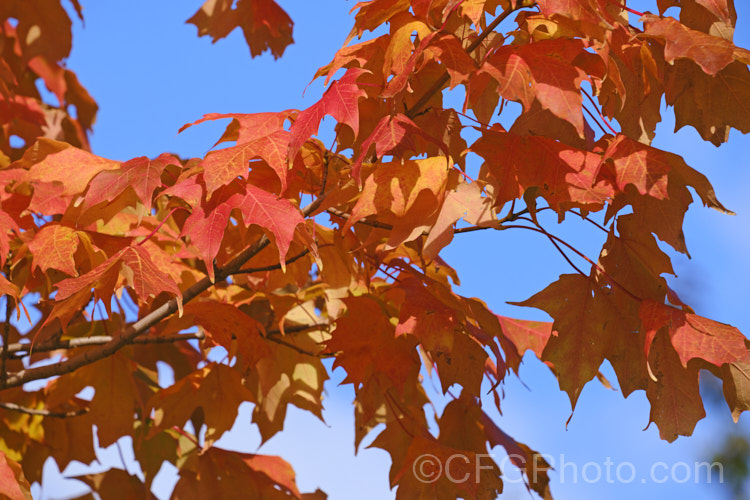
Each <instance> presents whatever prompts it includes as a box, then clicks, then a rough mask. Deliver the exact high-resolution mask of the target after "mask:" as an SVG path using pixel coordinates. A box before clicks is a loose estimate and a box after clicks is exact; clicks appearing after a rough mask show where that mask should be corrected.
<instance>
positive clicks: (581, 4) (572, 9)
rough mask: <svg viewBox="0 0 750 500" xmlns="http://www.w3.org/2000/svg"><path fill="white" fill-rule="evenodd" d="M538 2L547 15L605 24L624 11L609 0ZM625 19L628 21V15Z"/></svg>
mask: <svg viewBox="0 0 750 500" xmlns="http://www.w3.org/2000/svg"><path fill="white" fill-rule="evenodd" d="M536 4H537V5H539V9H540V10H541V12H542V13H543V14H545V15H546V16H553V15H555V14H558V15H561V16H565V17H569V18H571V19H575V20H577V21H586V22H589V23H592V24H603V25H605V26H610V25H611V24H612V23H613V22H615V21H616V20H618V17H620V15H621V14H622V13H623V9H622V8H621V7H620V6H619V5H618V4H616V3H615V4H613V3H611V2H609V1H608V0H538V1H537V2H536ZM620 19H622V18H621V17H620ZM624 20H625V22H627V17H625V19H624Z"/></svg>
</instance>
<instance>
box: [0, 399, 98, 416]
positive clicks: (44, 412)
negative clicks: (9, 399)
mask: <svg viewBox="0 0 750 500" xmlns="http://www.w3.org/2000/svg"><path fill="white" fill-rule="evenodd" d="M0 408H2V409H4V410H8V411H17V412H19V413H25V414H27V415H41V416H43V417H52V418H71V417H77V416H79V415H84V414H86V413H88V412H89V409H88V408H81V409H80V410H75V411H66V412H57V411H49V410H37V409H36V408H26V407H25V406H21V405H17V404H15V403H0Z"/></svg>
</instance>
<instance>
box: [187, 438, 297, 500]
mask: <svg viewBox="0 0 750 500" xmlns="http://www.w3.org/2000/svg"><path fill="white" fill-rule="evenodd" d="M188 460H189V461H188V463H187V464H185V466H183V467H182V468H181V470H180V480H179V481H178V483H177V485H176V487H175V492H174V497H175V498H178V499H181V500H184V499H193V498H195V499H200V498H206V497H207V496H208V497H211V496H215V495H218V496H221V497H225V496H230V497H231V496H232V495H236V494H237V492H238V491H242V492H243V494H246V495H248V496H249V497H250V498H274V497H275V498H296V499H303V498H304V496H303V495H301V494H300V492H299V490H298V489H297V485H296V482H295V476H294V471H293V470H292V467H291V466H290V465H289V464H288V463H287V462H286V461H284V460H283V459H281V458H280V457H276V456H272V455H253V454H247V453H238V452H236V451H228V450H222V449H220V448H215V447H214V448H210V449H208V450H206V451H205V452H203V453H201V454H200V455H197V454H193V455H191V456H190V458H189V459H188Z"/></svg>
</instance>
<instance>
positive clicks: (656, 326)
mask: <svg viewBox="0 0 750 500" xmlns="http://www.w3.org/2000/svg"><path fill="white" fill-rule="evenodd" d="M640 318H641V321H642V322H643V328H644V329H645V330H646V356H648V353H649V350H650V348H651V343H652V342H653V340H654V337H655V336H656V334H657V332H658V331H659V330H661V329H662V328H666V331H667V333H668V334H669V338H670V340H671V341H672V346H673V347H674V349H675V350H676V351H677V354H678V355H679V356H680V362H681V363H682V366H685V367H686V366H687V364H688V361H689V360H691V359H693V358H701V359H704V360H706V361H708V362H709V363H713V364H715V365H716V366H721V365H723V364H726V363H734V362H737V361H743V360H745V359H747V358H748V353H747V350H746V349H745V336H744V335H742V333H740V331H739V330H738V329H736V328H734V327H732V326H729V325H725V324H723V323H719V322H716V321H712V320H710V319H707V318H704V317H701V316H698V315H697V314H692V313H686V312H684V311H680V310H679V309H675V308H674V307H670V306H667V305H663V304H659V303H658V302H655V301H653V300H646V301H643V303H642V304H641V308H640Z"/></svg>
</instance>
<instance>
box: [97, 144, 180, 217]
mask: <svg viewBox="0 0 750 500" xmlns="http://www.w3.org/2000/svg"><path fill="white" fill-rule="evenodd" d="M170 164H172V165H179V164H180V162H179V160H178V159H177V158H175V157H174V156H173V155H170V154H167V153H164V154H162V155H161V156H159V157H158V158H155V159H153V160H150V159H148V158H146V157H145V156H142V157H140V158H134V159H132V160H129V161H126V162H125V163H123V164H122V165H120V168H119V169H117V170H106V171H104V172H100V173H98V174H97V175H96V176H95V177H94V178H93V179H91V182H90V183H89V188H88V191H87V192H86V196H85V202H86V205H87V206H89V207H91V206H94V205H97V204H99V203H102V202H111V201H112V200H114V199H115V198H117V197H118V196H119V195H120V194H122V192H123V191H125V190H126V189H127V188H128V187H130V188H132V189H133V191H135V194H136V196H138V199H139V200H141V202H143V204H144V205H145V206H147V207H151V202H152V198H153V196H154V191H156V189H158V188H160V187H161V186H162V182H161V175H162V172H163V171H164V169H165V168H166V167H167V165H170Z"/></svg>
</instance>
